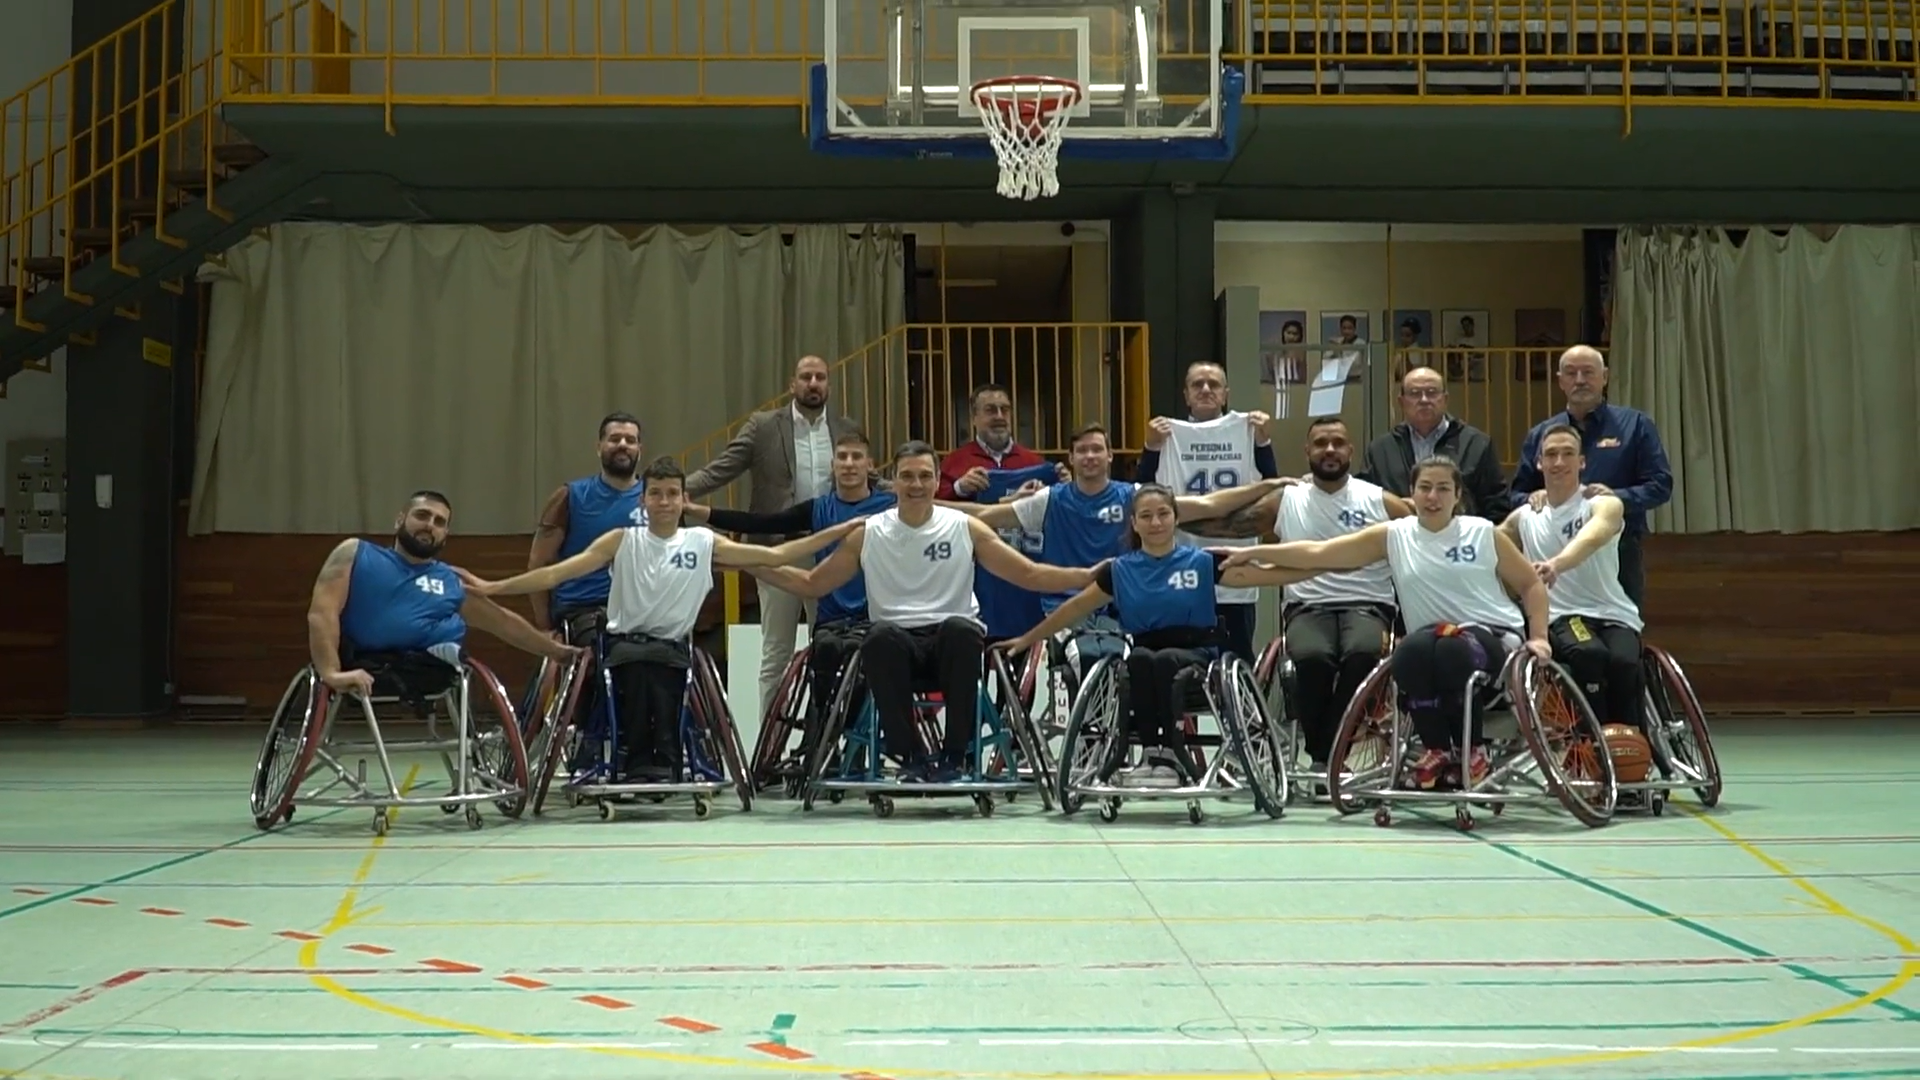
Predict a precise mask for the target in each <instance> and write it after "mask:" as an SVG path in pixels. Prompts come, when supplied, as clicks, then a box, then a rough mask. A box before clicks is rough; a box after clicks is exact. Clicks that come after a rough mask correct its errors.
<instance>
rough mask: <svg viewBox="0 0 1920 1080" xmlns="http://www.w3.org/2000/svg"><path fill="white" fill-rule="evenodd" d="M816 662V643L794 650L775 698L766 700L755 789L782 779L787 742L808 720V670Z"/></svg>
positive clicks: (756, 749) (757, 740)
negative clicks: (814, 653)
mask: <svg viewBox="0 0 1920 1080" xmlns="http://www.w3.org/2000/svg"><path fill="white" fill-rule="evenodd" d="M812 663H813V647H812V646H808V647H806V648H804V649H801V650H799V651H798V652H796V653H794V654H793V660H792V662H790V663H788V664H787V670H786V671H785V673H783V674H782V675H781V676H780V685H779V687H778V688H777V689H775V690H774V692H773V700H771V701H769V702H767V703H766V707H765V709H764V710H763V711H762V712H761V716H760V734H759V735H758V736H757V737H756V738H755V739H754V742H753V784H754V788H755V790H761V789H765V788H769V787H772V786H773V785H775V784H777V783H779V782H780V781H781V779H782V777H781V774H780V766H781V764H782V763H783V761H784V759H785V758H786V756H787V743H788V742H789V741H790V740H791V739H792V738H793V733H794V732H795V731H796V730H799V729H801V728H802V727H803V726H804V725H805V723H806V710H807V707H808V701H807V698H808V689H809V688H808V685H807V684H808V679H807V670H808V668H809V666H810V665H811V664H812Z"/></svg>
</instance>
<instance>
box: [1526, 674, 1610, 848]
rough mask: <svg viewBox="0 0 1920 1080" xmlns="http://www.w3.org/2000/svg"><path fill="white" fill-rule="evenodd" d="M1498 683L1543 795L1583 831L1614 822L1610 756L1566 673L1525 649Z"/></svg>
mask: <svg viewBox="0 0 1920 1080" xmlns="http://www.w3.org/2000/svg"><path fill="white" fill-rule="evenodd" d="M1502 677H1503V679H1504V681H1505V684H1506V687H1507V697H1508V699H1509V700H1510V701H1511V702H1512V703H1513V713H1514V719H1515V720H1516V721H1518V722H1519V727H1520V735H1521V737H1522V738H1524V739H1525V740H1526V742H1527V748H1528V749H1529V750H1531V751H1532V752H1533V757H1534V760H1535V761H1536V762H1537V763H1538V764H1539V766H1540V771H1541V772H1542V773H1543V774H1544V776H1545V779H1546V782H1547V783H1546V786H1547V790H1548V791H1549V792H1550V793H1552V795H1553V796H1554V797H1555V798H1557V799H1559V800H1560V804H1561V805H1562V806H1565V807H1566V808H1567V812H1568V813H1570V814H1572V815H1573V816H1574V817H1576V818H1578V819H1579V820H1580V823H1581V824H1583V825H1585V826H1587V827H1588V828H1593V829H1597V828H1599V827H1600V826H1602V825H1605V824H1606V823H1607V822H1608V821H1609V820H1611V819H1612V818H1613V807H1614V802H1615V800H1616V799H1617V798H1618V797H1619V788H1618V786H1617V785H1616V781H1615V779H1614V773H1613V755H1612V754H1611V753H1608V751H1607V737H1606V733H1605V731H1604V730H1603V729H1602V728H1601V726H1600V720H1599V718H1597V717H1595V716H1594V715H1593V706H1591V705H1589V704H1588V703H1587V698H1586V695H1584V694H1582V693H1581V692H1580V686H1579V684H1578V683H1576V682H1574V681H1573V676H1571V675H1569V674H1567V670H1566V669H1565V668H1563V667H1561V666H1560V665H1559V664H1556V663H1554V662H1553V661H1551V660H1542V659H1540V658H1539V657H1537V656H1535V655H1533V654H1532V653H1531V652H1528V651H1527V650H1526V649H1525V648H1524V647H1523V648H1520V649H1516V650H1514V653H1513V655H1512V656H1510V657H1508V658H1507V665H1506V670H1505V671H1504V672H1503V673H1502Z"/></svg>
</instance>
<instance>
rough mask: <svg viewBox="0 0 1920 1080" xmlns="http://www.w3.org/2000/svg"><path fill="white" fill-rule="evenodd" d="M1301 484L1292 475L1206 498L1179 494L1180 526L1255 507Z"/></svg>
mask: <svg viewBox="0 0 1920 1080" xmlns="http://www.w3.org/2000/svg"><path fill="white" fill-rule="evenodd" d="M1299 482H1300V481H1299V480H1297V479H1295V478H1294V477H1291V476H1279V477H1274V478H1272V479H1269V480H1260V481H1258V482H1256V483H1252V484H1242V485H1240V486H1239V487H1230V488H1221V489H1220V490H1219V491H1214V492H1209V493H1207V494H1205V495H1180V496H1177V497H1176V498H1175V499H1174V500H1173V510H1174V513H1176V514H1178V515H1179V520H1180V525H1181V527H1182V528H1185V527H1186V524H1187V522H1189V521H1208V520H1211V519H1213V518H1218V517H1223V516H1225V515H1227V514H1231V513H1233V512H1234V511H1235V510H1241V509H1244V508H1246V507H1248V506H1252V505H1254V504H1255V503H1257V502H1259V501H1260V500H1261V499H1264V498H1266V497H1267V496H1268V495H1272V494H1277V493H1278V492H1279V490H1280V489H1281V488H1283V487H1285V486H1287V485H1288V484H1297V483H1299ZM1268 520H1272V519H1271V518H1269V519H1268ZM1255 535H1258V534H1255Z"/></svg>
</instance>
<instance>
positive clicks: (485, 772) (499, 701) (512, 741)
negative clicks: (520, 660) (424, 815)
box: [467, 658, 533, 820]
mask: <svg viewBox="0 0 1920 1080" xmlns="http://www.w3.org/2000/svg"><path fill="white" fill-rule="evenodd" d="M467 669H468V671H469V672H471V677H470V678H469V679H468V680H467V686H468V691H467V733H468V734H467V737H468V738H469V739H470V740H472V747H473V753H472V760H473V764H474V767H475V769H476V770H477V771H479V772H480V773H481V774H482V775H481V776H479V777H475V778H474V779H475V781H476V782H477V783H479V784H482V785H484V784H487V783H489V782H491V784H492V785H493V786H494V787H496V788H498V789H499V790H501V791H506V792H510V794H507V795H504V796H502V797H501V798H498V799H495V800H493V805H494V808H495V809H497V810H499V811H500V813H501V815H502V816H504V817H510V818H517V817H519V816H520V815H521V814H523V813H525V812H526V809H527V793H528V791H530V790H531V789H532V787H533V784H532V779H531V777H532V770H530V769H528V768H527V745H526V743H524V742H522V741H521V739H520V719H519V717H517V716H515V715H514V712H513V703H512V702H511V701H510V700H509V699H508V697H507V688H506V687H505V686H504V685H502V684H501V682H500V679H499V677H498V676H496V675H495V674H494V673H493V671H492V669H490V668H488V667H487V665H485V664H483V663H481V662H480V661H478V660H475V659H471V658H469V659H468V660H467ZM475 682H478V683H479V684H480V690H481V694H480V695H475V694H474V693H473V684H474V683H475ZM476 696H484V697H485V698H486V700H487V702H488V703H489V704H491V705H492V706H493V710H494V711H493V715H492V716H488V715H486V714H484V713H482V712H481V711H480V710H479V709H476V708H474V705H475V704H476V703H475V701H474V698H475V697H476ZM475 820H478V819H477V818H476V819H475Z"/></svg>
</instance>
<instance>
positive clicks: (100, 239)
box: [69, 229, 113, 251]
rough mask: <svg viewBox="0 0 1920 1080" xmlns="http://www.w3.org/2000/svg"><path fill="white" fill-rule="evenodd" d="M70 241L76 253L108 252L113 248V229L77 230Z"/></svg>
mask: <svg viewBox="0 0 1920 1080" xmlns="http://www.w3.org/2000/svg"><path fill="white" fill-rule="evenodd" d="M69 239H70V240H71V242H72V244H73V249H74V250H75V251H108V250H111V249H112V248H113V230H112V229H75V230H73V234H72V236H71V237H70V238H69Z"/></svg>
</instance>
